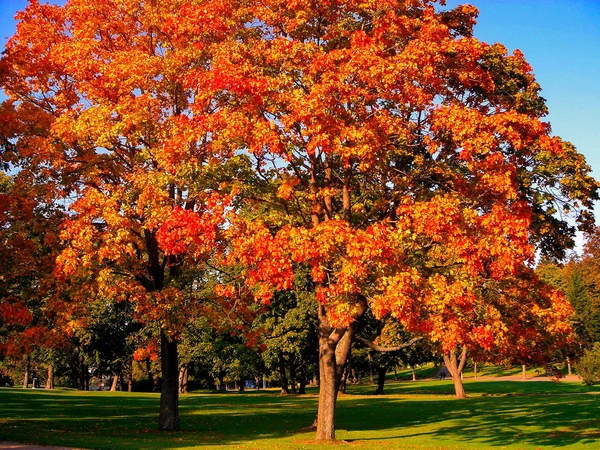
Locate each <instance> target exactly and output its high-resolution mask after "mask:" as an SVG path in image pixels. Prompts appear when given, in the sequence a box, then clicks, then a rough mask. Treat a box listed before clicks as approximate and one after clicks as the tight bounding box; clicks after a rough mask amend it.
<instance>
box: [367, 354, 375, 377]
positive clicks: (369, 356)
mask: <svg viewBox="0 0 600 450" xmlns="http://www.w3.org/2000/svg"><path fill="white" fill-rule="evenodd" d="M367 360H368V361H369V383H373V382H374V381H375V379H374V378H373V364H372V360H371V352H369V353H367Z"/></svg>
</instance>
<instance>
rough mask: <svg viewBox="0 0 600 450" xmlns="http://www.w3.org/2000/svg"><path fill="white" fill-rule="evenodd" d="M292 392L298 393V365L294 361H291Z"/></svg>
mask: <svg viewBox="0 0 600 450" xmlns="http://www.w3.org/2000/svg"><path fill="white" fill-rule="evenodd" d="M290 391H291V392H292V394H295V393H296V364H294V361H290Z"/></svg>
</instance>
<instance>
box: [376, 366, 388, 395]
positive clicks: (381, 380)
mask: <svg viewBox="0 0 600 450" xmlns="http://www.w3.org/2000/svg"><path fill="white" fill-rule="evenodd" d="M386 372H387V370H386V367H385V366H379V367H377V389H376V390H375V395H383V386H384V384H385V374H386Z"/></svg>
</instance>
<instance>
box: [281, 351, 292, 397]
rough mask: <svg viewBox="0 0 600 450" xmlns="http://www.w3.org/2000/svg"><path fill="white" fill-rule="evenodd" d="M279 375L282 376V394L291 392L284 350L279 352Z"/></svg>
mask: <svg viewBox="0 0 600 450" xmlns="http://www.w3.org/2000/svg"><path fill="white" fill-rule="evenodd" d="M279 377H280V378H281V394H282V395H284V394H289V393H290V389H289V388H288V378H287V373H286V370H285V358H284V357H283V353H282V352H279Z"/></svg>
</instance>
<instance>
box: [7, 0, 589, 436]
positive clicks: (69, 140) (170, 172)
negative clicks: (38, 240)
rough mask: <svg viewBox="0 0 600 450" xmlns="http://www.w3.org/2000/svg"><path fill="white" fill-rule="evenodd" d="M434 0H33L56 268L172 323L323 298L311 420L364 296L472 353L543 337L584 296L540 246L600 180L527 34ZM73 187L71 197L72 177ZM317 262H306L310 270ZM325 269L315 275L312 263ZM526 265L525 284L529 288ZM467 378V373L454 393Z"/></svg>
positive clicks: (31, 156) (29, 173) (25, 165)
mask: <svg viewBox="0 0 600 450" xmlns="http://www.w3.org/2000/svg"><path fill="white" fill-rule="evenodd" d="M442 3H443V2H436V1H433V0H411V1H405V0H384V1H377V2H374V1H356V0H335V1H327V2H314V1H306V0H298V1H293V2H290V1H285V2H284V1H281V0H264V1H262V2H259V3H256V2H243V1H242V2H240V1H231V0H219V1H207V0H168V1H156V0H146V1H135V2H132V1H126V0H97V1H95V2H93V3H90V2H88V1H84V0H69V1H67V3H66V5H65V6H52V5H40V4H39V3H38V2H37V1H31V2H30V4H29V6H28V7H27V9H26V10H25V11H24V12H22V13H20V14H19V16H18V19H19V21H20V22H19V25H18V29H17V33H16V34H15V36H13V37H12V38H11V40H10V41H9V43H8V45H7V48H6V52H5V55H4V56H3V58H2V60H1V63H0V79H1V82H2V88H3V90H4V91H5V92H6V94H7V96H8V100H7V101H5V102H4V103H3V106H2V111H3V114H4V115H5V117H7V122H9V123H10V126H9V127H7V131H6V132H5V138H4V139H3V141H2V142H3V158H4V159H5V160H6V161H7V162H9V163H10V164H12V165H13V166H14V167H17V168H18V173H17V174H16V176H15V177H14V180H15V181H14V182H15V183H22V184H27V183H28V182H29V181H28V180H31V179H33V178H36V179H40V180H41V181H42V184H43V186H44V188H45V189H46V190H47V192H49V193H50V194H49V195H50V197H49V198H57V199H58V198H62V199H65V201H66V203H65V208H66V210H67V215H66V218H65V220H64V221H63V222H62V225H61V235H60V236H61V239H62V240H63V242H64V245H65V248H64V250H63V251H62V252H61V254H60V255H59V257H58V259H57V264H58V266H57V270H56V274H57V276H58V277H59V278H60V279H61V280H65V281H69V282H71V283H75V282H77V283H79V285H80V286H86V288H82V289H80V290H79V291H77V292H75V293H73V294H72V296H71V298H70V300H71V301H72V302H73V303H74V304H78V303H83V302H85V296H86V294H87V292H89V290H91V291H92V292H98V293H100V294H101V295H103V296H106V297H107V298H110V299H114V300H117V301H128V302H131V303H132V304H133V310H134V314H135V316H136V318H137V319H139V320H141V321H144V322H147V323H153V324H155V325H157V326H158V328H159V329H160V330H161V331H160V334H161V358H162V367H163V368H162V370H163V391H162V397H161V398H162V404H161V418H160V427H161V428H162V429H176V428H178V426H179V424H178V416H177V392H176V380H177V369H178V367H177V366H178V364H177V341H178V338H179V334H180V333H181V331H182V329H183V327H184V325H185V323H186V321H188V320H189V318H190V317H193V315H195V314H205V313H206V314H210V313H208V312H207V310H206V308H203V306H202V305H203V302H204V301H205V300H206V297H205V296H199V295H197V293H198V291H199V290H200V289H201V288H200V286H204V285H205V284H206V282H207V280H206V277H205V274H206V271H205V270H204V269H205V268H206V267H210V269H211V270H212V272H211V273H212V274H214V276H215V280H216V284H218V286H217V287H216V288H215V289H214V297H221V299H223V301H229V300H230V301H232V302H233V303H236V302H238V303H244V302H247V301H249V300H252V299H253V300H256V301H259V302H263V303H265V304H268V303H269V302H270V301H271V300H272V298H273V296H274V294H275V292H276V291H283V290H292V289H294V288H295V286H296V285H297V284H298V283H300V282H301V283H303V284H304V285H305V286H308V288H309V290H312V294H313V295H314V297H315V298H316V300H317V301H318V303H319V305H318V308H317V316H318V320H319V350H320V386H321V394H320V400H319V411H318V420H317V438H318V439H334V438H335V425H334V418H335V402H336V397H337V390H338V389H339V377H340V371H339V370H338V369H339V368H340V367H343V366H344V364H345V361H346V358H347V352H348V351H349V348H350V347H349V343H351V341H352V337H353V333H354V324H355V322H356V320H358V319H359V318H360V317H361V316H362V315H363V314H364V313H365V311H366V310H367V309H368V308H370V309H371V310H372V312H373V314H374V315H375V316H377V317H384V316H387V315H389V316H392V317H393V318H394V319H396V320H397V321H398V322H399V323H400V324H401V325H402V326H403V327H405V329H406V330H407V331H408V332H411V333H415V334H419V335H422V336H426V337H427V338H428V340H429V341H430V342H431V343H432V344H433V345H434V346H436V348H437V350H438V351H440V352H441V353H443V354H444V355H445V357H446V362H447V364H448V365H449V366H450V367H449V369H450V370H451V372H453V375H455V376H454V378H455V379H458V373H459V371H460V367H461V363H460V362H459V359H460V358H459V355H461V356H463V357H464V355H466V352H467V351H475V352H477V351H480V350H484V351H486V352H488V353H489V355H492V356H491V357H496V356H500V355H506V354H507V353H513V354H519V355H520V356H521V357H523V358H526V357H533V356H535V355H529V354H528V352H529V349H530V348H532V346H533V343H536V345H535V346H534V347H535V348H540V349H542V348H543V347H544V346H543V345H537V344H538V343H540V342H545V343H551V342H555V343H556V342H559V341H560V339H563V338H566V337H568V335H569V332H570V325H569V323H568V319H569V317H570V314H571V312H572V311H571V308H570V306H569V304H568V303H567V302H566V300H565V299H564V297H563V296H562V295H560V294H559V293H558V292H557V291H555V290H553V289H551V288H550V287H548V286H546V285H544V284H543V283H542V282H541V281H540V280H539V279H538V277H537V275H536V274H535V272H534V271H533V270H532V268H531V266H532V264H533V261H534V258H535V254H536V251H538V250H539V251H540V252H542V253H544V254H549V255H552V256H561V255H563V254H564V250H565V249H566V248H568V247H569V246H571V245H572V244H573V235H574V232H575V227H574V226H573V225H571V223H570V222H569V221H568V217H571V218H572V219H573V220H574V222H575V223H576V224H577V225H578V226H579V227H580V228H582V229H590V227H591V226H592V224H593V217H592V214H591V208H592V202H593V200H595V199H597V187H598V185H597V182H596V181H595V180H593V178H591V176H590V175H589V170H590V169H589V167H588V166H587V165H586V163H585V159H584V158H583V156H582V155H580V154H579V153H578V152H577V151H576V149H575V148H574V147H573V146H572V145H571V144H569V143H567V142H564V141H562V140H561V139H560V138H558V137H554V136H553V135H552V134H551V129H550V125H549V124H548V123H547V122H544V121H543V117H544V116H545V115H546V113H547V110H546V107H545V104H544V100H543V98H542V97H540V95H539V91H540V86H539V85H538V83H537V82H536V80H535V77H534V75H533V73H532V69H531V67H530V66H529V64H528V63H527V62H526V60H525V58H524V56H523V55H522V54H521V53H520V52H519V51H515V52H514V53H513V54H509V53H508V52H507V50H506V49H505V48H504V47H503V46H502V45H500V44H494V45H489V44H487V43H485V42H482V41H480V40H478V39H476V38H475V37H474V36H473V26H474V24H475V22H476V16H477V10H476V8H475V7H473V6H470V5H463V6H458V7H456V8H455V9H451V10H448V9H445V8H443V7H442ZM66 199H68V200H66ZM299 272H300V273H302V276H301V277H299V276H298V274H299ZM306 272H308V273H310V276H309V279H308V280H306V279H305V278H306V276H305V275H304V274H305V273H306ZM532 286H533V287H534V289H535V290H534V291H532ZM459 389H461V387H460V386H457V394H459Z"/></svg>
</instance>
